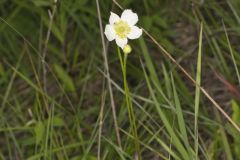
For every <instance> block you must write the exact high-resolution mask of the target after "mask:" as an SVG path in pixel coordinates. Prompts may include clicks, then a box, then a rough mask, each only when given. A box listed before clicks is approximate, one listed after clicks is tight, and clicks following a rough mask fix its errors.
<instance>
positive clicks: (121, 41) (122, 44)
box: [116, 37, 128, 49]
mask: <svg viewBox="0 0 240 160" xmlns="http://www.w3.org/2000/svg"><path fill="white" fill-rule="evenodd" d="M127 42H128V40H127V38H123V39H122V38H119V37H116V43H117V45H118V46H119V47H121V48H122V49H123V48H124V47H125V46H126V45H127Z"/></svg>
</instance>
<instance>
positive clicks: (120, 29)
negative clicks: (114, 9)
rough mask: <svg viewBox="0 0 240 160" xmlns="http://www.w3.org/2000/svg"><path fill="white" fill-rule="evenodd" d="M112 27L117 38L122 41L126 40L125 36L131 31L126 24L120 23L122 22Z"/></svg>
mask: <svg viewBox="0 0 240 160" xmlns="http://www.w3.org/2000/svg"><path fill="white" fill-rule="evenodd" d="M113 27H114V30H115V32H116V34H117V36H118V37H120V38H122V39H123V38H127V35H128V34H129V33H130V31H131V28H130V27H129V25H128V24H127V22H125V21H122V20H120V21H118V22H116V23H114V25H113Z"/></svg>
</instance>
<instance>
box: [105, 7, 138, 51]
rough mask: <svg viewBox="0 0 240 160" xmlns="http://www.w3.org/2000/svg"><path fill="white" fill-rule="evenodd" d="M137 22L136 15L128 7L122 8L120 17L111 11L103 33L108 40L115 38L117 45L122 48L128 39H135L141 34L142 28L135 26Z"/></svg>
mask: <svg viewBox="0 0 240 160" xmlns="http://www.w3.org/2000/svg"><path fill="white" fill-rule="evenodd" d="M137 22H138V15H137V14H136V13H133V12H132V10H130V9H126V10H124V11H123V13H122V15H121V17H119V16H118V15H116V14H115V13H113V12H111V15H110V18H109V24H108V25H106V27H105V32H104V33H105V35H106V37H107V39H108V40H109V41H113V40H115V41H116V43H117V45H118V46H119V47H121V48H122V49H124V47H125V46H126V45H127V43H128V39H137V38H139V37H140V36H141V35H142V29H140V28H138V27H137V26H135V25H136V23H137Z"/></svg>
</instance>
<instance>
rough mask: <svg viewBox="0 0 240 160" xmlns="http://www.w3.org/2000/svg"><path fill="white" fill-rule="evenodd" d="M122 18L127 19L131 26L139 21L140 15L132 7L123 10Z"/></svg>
mask: <svg viewBox="0 0 240 160" xmlns="http://www.w3.org/2000/svg"><path fill="white" fill-rule="evenodd" d="M121 19H122V20H123V21H126V22H127V23H128V24H129V25H130V26H133V25H135V24H136V23H137V22H138V15H137V14H136V13H133V11H132V10H130V9H126V10H124V11H123V13H122V15H121Z"/></svg>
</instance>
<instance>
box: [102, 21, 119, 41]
mask: <svg viewBox="0 0 240 160" xmlns="http://www.w3.org/2000/svg"><path fill="white" fill-rule="evenodd" d="M104 34H105V35H106V37H107V39H108V40H109V41H112V40H114V39H115V38H116V33H115V31H114V28H113V26H112V25H109V24H108V25H106V27H105V32H104Z"/></svg>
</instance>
